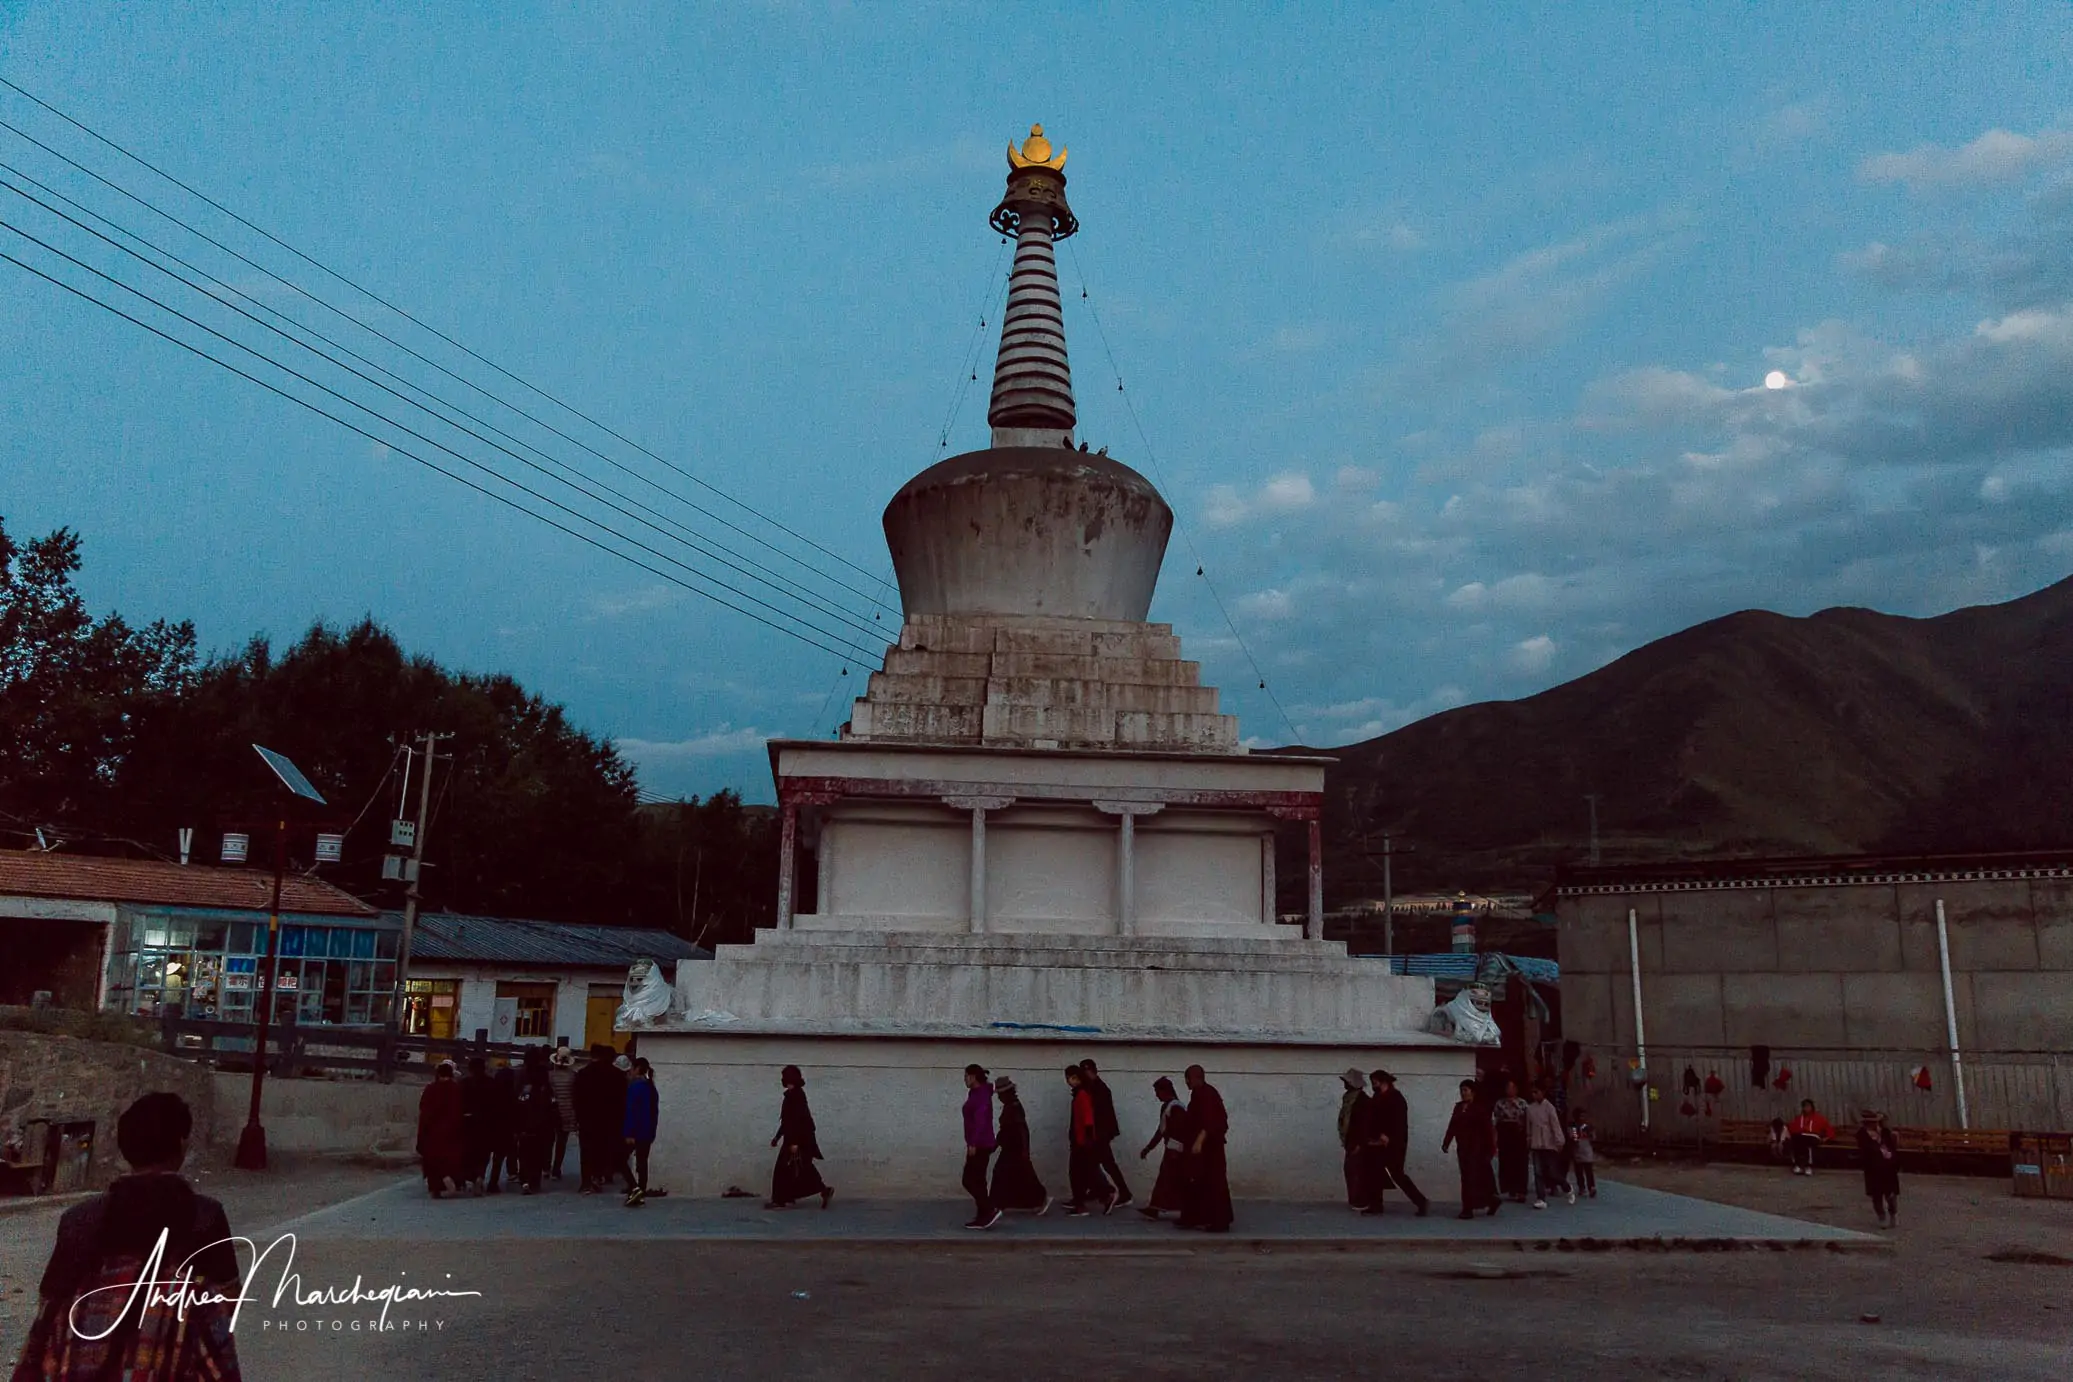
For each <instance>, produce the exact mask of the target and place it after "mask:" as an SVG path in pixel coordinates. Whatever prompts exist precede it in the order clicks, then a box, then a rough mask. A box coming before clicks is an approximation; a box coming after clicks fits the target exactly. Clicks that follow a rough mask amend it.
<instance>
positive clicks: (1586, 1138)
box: [1569, 1108, 1598, 1204]
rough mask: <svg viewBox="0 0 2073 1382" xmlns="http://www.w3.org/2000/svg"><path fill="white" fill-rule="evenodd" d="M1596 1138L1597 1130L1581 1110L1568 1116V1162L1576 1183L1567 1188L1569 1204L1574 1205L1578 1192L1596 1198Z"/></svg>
mask: <svg viewBox="0 0 2073 1382" xmlns="http://www.w3.org/2000/svg"><path fill="white" fill-rule="evenodd" d="M1597 1136H1598V1130H1597V1129H1596V1128H1594V1127H1592V1126H1591V1120H1590V1118H1589V1117H1587V1116H1586V1114H1585V1112H1584V1110H1583V1109H1580V1108H1579V1109H1578V1110H1576V1112H1574V1113H1572V1114H1570V1115H1569V1161H1570V1164H1571V1165H1572V1166H1574V1167H1575V1168H1576V1181H1575V1183H1573V1184H1572V1185H1571V1186H1570V1187H1569V1202H1570V1203H1571V1204H1575V1203H1576V1192H1577V1191H1579V1190H1581V1191H1583V1192H1584V1194H1585V1195H1587V1196H1589V1197H1590V1198H1591V1199H1594V1200H1595V1199H1597V1198H1598V1152H1597V1149H1596V1148H1595V1147H1594V1146H1592V1143H1593V1142H1594V1141H1596V1139H1597Z"/></svg>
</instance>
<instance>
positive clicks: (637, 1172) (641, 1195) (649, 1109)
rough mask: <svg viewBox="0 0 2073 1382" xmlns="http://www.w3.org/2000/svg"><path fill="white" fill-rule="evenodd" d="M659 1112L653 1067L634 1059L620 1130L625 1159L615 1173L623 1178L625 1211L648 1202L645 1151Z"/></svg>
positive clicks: (651, 1142)
mask: <svg viewBox="0 0 2073 1382" xmlns="http://www.w3.org/2000/svg"><path fill="white" fill-rule="evenodd" d="M661 1112H662V1100H661V1097H660V1096H659V1095H657V1094H656V1092H655V1067H654V1066H652V1065H650V1064H648V1062H647V1060H646V1059H645V1058H637V1059H636V1060H635V1061H634V1063H633V1078H632V1079H630V1080H628V1081H627V1082H626V1117H625V1120H624V1122H623V1125H622V1127H621V1129H620V1131H621V1132H622V1133H623V1134H624V1135H625V1137H626V1160H625V1162H624V1163H623V1164H622V1165H621V1166H620V1168H619V1174H620V1175H622V1176H624V1177H625V1178H626V1207H627V1208H628V1209H638V1208H639V1207H640V1206H642V1205H644V1204H646V1203H647V1202H648V1149H649V1148H650V1147H652V1146H654V1145H655V1123H656V1120H657V1118H658V1117H659V1116H660V1114H661Z"/></svg>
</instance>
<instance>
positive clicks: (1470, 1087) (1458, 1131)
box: [1440, 1080, 1498, 1219]
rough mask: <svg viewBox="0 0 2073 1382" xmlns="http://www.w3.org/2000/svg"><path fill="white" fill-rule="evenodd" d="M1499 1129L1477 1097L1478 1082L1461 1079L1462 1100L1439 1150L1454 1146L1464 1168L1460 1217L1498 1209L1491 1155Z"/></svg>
mask: <svg viewBox="0 0 2073 1382" xmlns="http://www.w3.org/2000/svg"><path fill="white" fill-rule="evenodd" d="M1496 1141H1497V1137H1496V1133H1495V1131H1494V1130H1493V1129H1492V1128H1491V1126H1490V1115H1489V1114H1488V1113H1487V1112H1485V1111H1484V1108H1483V1102H1482V1100H1480V1099H1478V1098H1477V1097H1476V1082H1475V1081H1474V1080H1463V1081H1462V1082H1461V1101H1460V1102H1459V1103H1457V1104H1455V1105H1454V1113H1453V1116H1452V1117H1450V1118H1448V1119H1447V1135H1446V1136H1445V1137H1443V1138H1441V1139H1440V1150H1441V1151H1443V1152H1444V1151H1446V1150H1447V1149H1448V1148H1449V1147H1452V1148H1453V1149H1454V1161H1455V1164H1456V1165H1457V1166H1459V1167H1460V1168H1461V1215H1460V1217H1461V1218H1464V1219H1473V1218H1474V1217H1475V1215H1476V1211H1477V1210H1478V1209H1487V1210H1489V1211H1490V1212H1491V1213H1492V1214H1495V1213H1496V1212H1497V1205H1498V1194H1497V1177H1496V1176H1494V1175H1492V1174H1491V1171H1490V1157H1491V1155H1492V1154H1493V1153H1494V1152H1495V1151H1496V1150H1497V1148H1496Z"/></svg>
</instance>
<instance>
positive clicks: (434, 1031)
mask: <svg viewBox="0 0 2073 1382" xmlns="http://www.w3.org/2000/svg"><path fill="white" fill-rule="evenodd" d="M383 1016H384V1017H386V1016H387V1012H386V1000H385V1002H384V1011H383ZM460 1017H461V981H460V980H458V979H410V980H407V981H405V984H404V992H403V1030H404V1031H406V1032H408V1033H410V1035H412V1036H426V1037H432V1038H434V1039H436V1040H451V1039H452V1037H453V1034H454V1031H455V1029H456V1028H457V1027H459V1025H460Z"/></svg>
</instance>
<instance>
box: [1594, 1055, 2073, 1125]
mask: <svg viewBox="0 0 2073 1382" xmlns="http://www.w3.org/2000/svg"><path fill="white" fill-rule="evenodd" d="M1633 1054H1634V1053H1633V1051H1632V1050H1631V1049H1629V1050H1625V1051H1620V1050H1611V1051H1608V1050H1606V1049H1605V1048H1597V1049H1596V1050H1595V1051H1594V1055H1595V1056H1596V1057H1597V1066H1598V1072H1597V1077H1596V1078H1595V1079H1593V1080H1591V1081H1588V1082H1585V1081H1582V1080H1578V1081H1576V1082H1575V1083H1574V1084H1572V1086H1571V1094H1570V1102H1571V1104H1572V1105H1574V1104H1578V1103H1585V1104H1588V1106H1589V1108H1590V1113H1591V1121H1592V1122H1593V1123H1595V1124H1596V1125H1597V1126H1598V1129H1599V1131H1600V1135H1601V1136H1604V1137H1606V1138H1607V1139H1608V1140H1616V1141H1622V1142H1632V1141H1639V1140H1642V1137H1643V1132H1642V1126H1641V1096H1640V1094H1639V1093H1638V1092H1636V1091H1635V1090H1634V1089H1633V1088H1632V1087H1631V1085H1630V1084H1629V1081H1628V1073H1627V1071H1628V1068H1627V1062H1628V1061H1629V1060H1630V1059H1631V1058H1632V1057H1633ZM1963 1062H1964V1067H1965V1105H1966V1118H1965V1125H1967V1126H1969V1127H1971V1128H1974V1129H1988V1130H2000V1131H2018V1130H2020V1131H2032V1132H2039V1131H2060V1130H2064V1129H2067V1128H2073V1053H2067V1052H2055V1051H1967V1052H1965V1053H1964V1056H1963ZM1921 1067H1927V1069H1928V1072H1929V1085H1930V1087H1929V1088H1928V1089H1927V1090H1924V1089H1921V1088H1919V1087H1918V1086H1917V1085H1916V1083H1915V1081H1914V1072H1915V1070H1916V1069H1918V1068H1921ZM1687 1070H1689V1071H1691V1072H1692V1073H1693V1074H1695V1075H1696V1076H1697V1077H1698V1080H1699V1090H1698V1092H1697V1093H1695V1094H1691V1095H1687V1094H1686V1093H1685V1072H1686V1071H1687ZM1783 1070H1790V1071H1791V1072H1792V1079H1791V1081H1790V1083H1789V1084H1788V1085H1787V1087H1786V1088H1784V1089H1779V1088H1777V1087H1776V1085H1775V1083H1774V1081H1776V1079H1777V1078H1778V1076H1779V1074H1780V1072H1781V1071H1783ZM1709 1076H1717V1077H1718V1078H1719V1079H1720V1081H1721V1083H1722V1084H1723V1086H1724V1088H1723V1089H1722V1090H1721V1091H1720V1093H1718V1094H1713V1095H1709V1094H1707V1093H1706V1092H1705V1082H1706V1080H1707V1078H1708V1077H1709ZM1648 1077H1649V1084H1650V1086H1652V1087H1653V1088H1654V1090H1655V1091H1656V1097H1655V1098H1654V1099H1653V1100H1652V1101H1650V1103H1649V1106H1648V1107H1649V1117H1648V1124H1649V1126H1648V1132H1647V1136H1648V1138H1649V1139H1650V1140H1653V1141H1658V1142H1671V1143H1697V1142H1705V1141H1712V1140H1713V1139H1714V1138H1715V1137H1716V1136H1717V1135H1718V1133H1719V1129H1720V1124H1721V1121H1722V1120H1723V1119H1737V1120H1757V1121H1761V1122H1769V1121H1770V1120H1771V1119H1773V1118H1784V1119H1788V1120H1789V1119H1791V1118H1792V1117H1793V1116H1794V1115H1795V1114H1797V1113H1798V1112H1799V1104H1800V1100H1802V1099H1812V1100H1813V1101H1814V1102H1815V1104H1816V1105H1817V1106H1818V1107H1819V1108H1820V1109H1821V1110H1822V1112H1823V1113H1825V1114H1826V1115H1827V1117H1828V1119H1829V1121H1830V1122H1832V1123H1834V1124H1836V1125H1837V1127H1838V1128H1845V1127H1847V1126H1848V1125H1849V1124H1850V1123H1854V1122H1855V1121H1856V1119H1857V1114H1858V1111H1859V1110H1860V1109H1866V1108H1874V1109H1878V1110H1879V1111H1881V1112H1882V1113H1884V1114H1885V1115H1886V1117H1887V1119H1888V1121H1889V1122H1891V1123H1892V1124H1893V1125H1894V1126H1895V1127H1904V1128H1956V1127H1958V1126H1960V1124H1959V1119H1958V1093H1957V1088H1958V1087H1957V1079H1956V1076H1955V1074H1954V1072H1953V1069H1952V1065H1951V1058H1950V1053H1949V1052H1948V1051H1922V1050H1904V1049H1893V1050H1865V1049H1861V1048H1860V1049H1854V1050H1833V1049H1818V1048H1817V1049H1805V1048H1802V1049H1801V1050H1798V1051H1793V1050H1781V1051H1776V1052H1774V1053H1773V1054H1772V1056H1771V1064H1770V1070H1769V1073H1768V1076H1767V1078H1766V1080H1765V1082H1764V1084H1763V1085H1762V1086H1761V1087H1760V1088H1759V1087H1757V1086H1756V1085H1755V1084H1754V1083H1752V1080H1751V1067H1750V1056H1749V1048H1748V1047H1746V1046H1745V1047H1735V1048H1729V1047H1724V1046H1716V1047H1705V1046H1656V1045H1654V1044H1653V1043H1651V1044H1650V1046H1649V1048H1648ZM1687 1099H1688V1100H1689V1102H1690V1103H1691V1105H1692V1106H1693V1107H1694V1108H1695V1109H1697V1110H1698V1111H1697V1112H1696V1113H1691V1114H1687V1113H1685V1112H1683V1105H1684V1104H1685V1102H1686V1101H1687Z"/></svg>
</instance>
